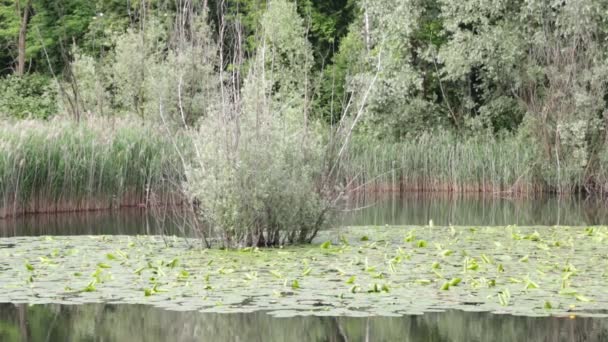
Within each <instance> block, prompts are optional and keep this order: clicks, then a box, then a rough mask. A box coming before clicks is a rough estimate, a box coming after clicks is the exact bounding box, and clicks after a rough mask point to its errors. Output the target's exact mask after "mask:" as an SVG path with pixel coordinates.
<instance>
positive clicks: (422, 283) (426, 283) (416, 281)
mask: <svg viewBox="0 0 608 342" xmlns="http://www.w3.org/2000/svg"><path fill="white" fill-rule="evenodd" d="M414 282H415V283H416V284H419V285H430V284H431V283H432V281H430V280H428V279H416V280H415V281H414Z"/></svg>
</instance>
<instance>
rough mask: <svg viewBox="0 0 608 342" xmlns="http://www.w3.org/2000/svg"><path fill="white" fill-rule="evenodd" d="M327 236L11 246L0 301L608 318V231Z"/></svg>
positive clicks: (390, 230) (362, 231)
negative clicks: (216, 243) (247, 243)
mask: <svg viewBox="0 0 608 342" xmlns="http://www.w3.org/2000/svg"><path fill="white" fill-rule="evenodd" d="M317 240H318V241H317V242H316V244H314V245H311V246H295V247H285V248H274V249H257V248H245V249H241V250H219V249H212V250H208V249H203V248H202V247H201V243H200V241H197V240H194V239H183V238H176V237H160V236H141V237H128V236H112V237H106V236H101V237H100V236H97V237H86V236H85V237H40V238H30V237H15V238H5V239H0V245H3V246H9V247H8V248H0V302H10V303H29V304H50V303H55V304H68V305H69V304H85V303H110V304H145V305H152V306H155V307H159V308H163V309H167V310H175V311H200V312H213V313H243V312H256V311H265V312H270V314H271V315H274V316H277V317H293V316H300V315H301V316H308V315H315V316H349V317H360V316H361V317H367V316H402V315H416V314H423V313H425V312H441V311H445V310H464V311H474V312H493V313H504V314H514V315H525V316H548V315H554V316H566V315H567V316H571V315H578V316H592V317H598V316H599V317H608V315H607V313H608V287H607V286H606V284H607V283H608V248H607V247H608V228H607V227H593V228H574V227H551V228H549V227H537V228H520V227H489V228H466V227H448V228H445V227H381V228H380V227H373V228H371V227H368V228H348V229H340V230H336V231H332V232H324V233H323V235H322V236H319V238H318V239H317Z"/></svg>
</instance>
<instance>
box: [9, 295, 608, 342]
mask: <svg viewBox="0 0 608 342" xmlns="http://www.w3.org/2000/svg"><path fill="white" fill-rule="evenodd" d="M296 340H297V341H432V342H443V341H445V342H448V341H471V342H474V341H484V342H485V341H569V342H572V341H581V342H582V341H606V340H608V320H607V319H594V318H577V319H569V318H555V317H547V318H531V317H514V316H506V315H492V314H487V313H463V312H457V311H452V312H446V313H428V314H425V315H422V316H410V317H398V318H382V317H377V318H345V317H339V318H337V317H296V318H273V317H271V316H268V315H267V314H265V313H248V314H201V313H196V312H171V311H163V310H161V309H156V308H154V307H150V306H130V305H105V304H94V305H83V306H61V305H47V306H29V307H28V306H27V305H13V304H2V305H0V341H6V342H13V341H15V342H16V341H130V342H135V341H146V342H154V341H296Z"/></svg>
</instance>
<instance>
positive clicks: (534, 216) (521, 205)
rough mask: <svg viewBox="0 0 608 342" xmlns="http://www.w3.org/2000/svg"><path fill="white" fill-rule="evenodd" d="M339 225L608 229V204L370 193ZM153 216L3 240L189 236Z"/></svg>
mask: <svg viewBox="0 0 608 342" xmlns="http://www.w3.org/2000/svg"><path fill="white" fill-rule="evenodd" d="M346 206H347V207H348V208H349V209H347V210H345V211H343V212H341V213H340V214H339V220H338V222H339V224H342V225H349V226H369V225H427V224H428V223H429V221H431V220H432V221H433V223H434V224H435V225H438V226H439V225H450V224H451V225H461V226H506V225H519V226H555V225H564V226H589V225H608V204H607V202H606V201H605V200H604V199H601V198H590V199H582V198H573V197H567V198H560V197H546V198H537V199H526V198H524V199H511V198H504V197H492V196H470V195H469V196H446V195H436V194H435V195H433V194H406V195H395V196H391V195H381V196H374V195H367V196H365V197H364V196H360V197H357V198H353V199H351V200H350V201H349V202H348V203H347V205H346ZM160 217H161V218H160V219H159V215H153V214H151V213H149V212H146V211H145V210H142V209H124V210H119V211H99V212H85V213H59V214H42V215H30V216H24V217H18V218H14V219H0V237H8V236H41V235H145V234H167V235H184V234H186V233H187V231H188V228H187V226H188V225H187V224H185V223H184V222H185V221H184V219H183V218H182V217H180V216H179V215H175V214H166V215H161V216H160Z"/></svg>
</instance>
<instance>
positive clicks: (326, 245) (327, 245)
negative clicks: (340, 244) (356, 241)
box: [320, 241, 331, 249]
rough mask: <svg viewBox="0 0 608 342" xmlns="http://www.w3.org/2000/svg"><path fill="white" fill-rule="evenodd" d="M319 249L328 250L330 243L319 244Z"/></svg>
mask: <svg viewBox="0 0 608 342" xmlns="http://www.w3.org/2000/svg"><path fill="white" fill-rule="evenodd" d="M320 248H321V249H330V248H331V241H325V242H323V243H322V244H321V246H320Z"/></svg>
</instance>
